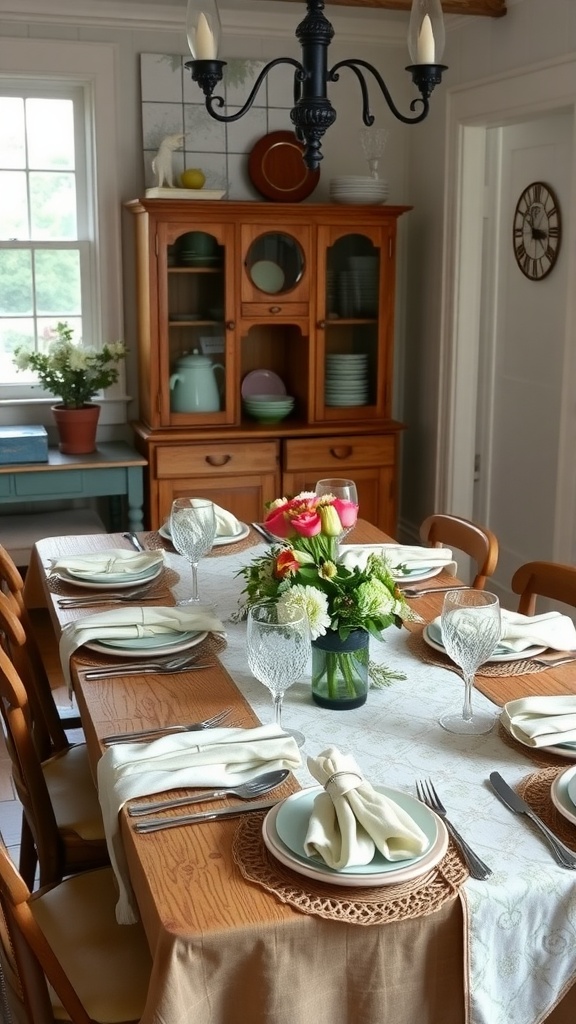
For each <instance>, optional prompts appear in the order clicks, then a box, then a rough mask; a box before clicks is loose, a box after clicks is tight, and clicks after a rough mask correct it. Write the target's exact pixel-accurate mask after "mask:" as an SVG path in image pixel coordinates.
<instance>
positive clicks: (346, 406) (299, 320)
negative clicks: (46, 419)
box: [126, 199, 409, 534]
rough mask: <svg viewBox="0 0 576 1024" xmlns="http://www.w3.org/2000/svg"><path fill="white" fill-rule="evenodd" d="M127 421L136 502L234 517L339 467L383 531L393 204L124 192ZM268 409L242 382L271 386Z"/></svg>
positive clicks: (388, 453) (391, 499)
mask: <svg viewBox="0 0 576 1024" xmlns="http://www.w3.org/2000/svg"><path fill="white" fill-rule="evenodd" d="M126 206H127V209H128V210H130V212H131V213H132V214H133V215H134V222H135V236H136V272H137V302H138V372H139V389H140V421H139V422H138V423H136V424H134V429H135V433H136V444H137V447H138V448H139V450H140V451H141V452H142V454H143V455H145V456H146V458H147V460H148V467H149V468H148V479H147V500H146V508H147V518H148V524H149V526H150V528H151V529H157V528H158V527H159V526H161V525H162V523H163V521H164V520H165V518H166V517H167V516H168V514H169V512H170V506H171V503H172V500H173V499H174V498H176V497H179V496H185V495H191V496H192V495H196V496H199V497H206V498H209V499H211V500H213V501H215V502H216V503H217V504H219V505H222V506H224V507H226V508H228V509H230V511H232V512H233V513H234V514H235V515H236V516H237V517H238V518H239V519H240V520H242V521H243V522H250V521H252V520H260V519H262V516H263V512H264V505H265V503H266V502H267V501H271V500H273V499H274V498H277V497H280V496H282V495H287V496H288V495H291V494H295V493H297V492H298V491H299V490H303V489H306V490H313V489H314V485H315V483H316V480H317V479H319V478H320V477H326V476H341V477H351V478H353V479H354V480H355V481H356V484H357V486H358V493H359V501H360V509H361V515H362V516H363V518H365V519H369V520H371V521H372V522H373V523H375V524H376V525H378V526H379V527H381V528H382V529H383V530H385V531H387V532H388V533H391V534H394V533H395V529H396V476H397V462H398V440H399V437H400V432H401V430H402V424H400V423H398V422H395V421H394V420H392V418H391V403H392V373H393V345H394V294H395V247H396V224H397V219H398V217H399V216H400V215H401V214H402V213H403V212H405V210H407V209H409V207H399V206H346V205H341V206H337V205H331V204H326V205H316V204H310V205H308V204H303V205H292V204H283V203H282V204H277V203H274V204H271V203H259V202H257V203H252V202H227V201H200V200H197V199H196V200H194V199H191V200H173V199H137V200H133V201H131V202H129V203H127V204H126ZM283 389H285V391H286V392H287V393H288V394H289V395H292V396H293V397H294V408H293V410H292V412H291V413H290V415H289V416H288V417H287V418H285V419H283V420H281V421H280V422H276V423H274V422H272V423H266V422H261V421H260V420H256V419H252V418H251V417H250V416H249V415H248V413H247V411H246V410H245V408H244V403H243V396H244V397H246V395H250V394H253V395H254V394H265V393H267V392H270V393H276V394H277V393H281V392H282V391H283Z"/></svg>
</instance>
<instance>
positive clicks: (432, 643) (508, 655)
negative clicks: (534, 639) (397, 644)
mask: <svg viewBox="0 0 576 1024" xmlns="http://www.w3.org/2000/svg"><path fill="white" fill-rule="evenodd" d="M430 630H432V635H430ZM436 631H437V632H438V633H440V630H439V629H438V627H437V626H436V624H435V623H433V622H430V623H428V625H427V626H424V629H423V631H422V637H423V639H424V640H425V641H426V643H427V644H428V646H429V647H433V648H434V650H435V651H440V652H441V653H442V654H446V655H447V657H450V655H449V654H447V652H446V648H445V647H444V644H443V643H442V641H441V639H440V637H439V636H437V632H436ZM440 636H441V634H440ZM545 650H546V648H545V647H536V646H534V647H527V648H526V650H525V651H505V650H503V649H502V648H498V647H497V648H496V653H494V654H493V655H492V657H491V658H487V659H486V662H484V664H487V663H488V662H492V661H524V660H525V659H526V658H535V657H536V655H537V654H542V651H545ZM498 652H500V653H498Z"/></svg>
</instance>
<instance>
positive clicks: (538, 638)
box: [499, 608, 576, 652]
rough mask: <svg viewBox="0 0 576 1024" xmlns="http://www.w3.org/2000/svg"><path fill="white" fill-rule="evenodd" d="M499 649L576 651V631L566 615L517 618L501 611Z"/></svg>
mask: <svg viewBox="0 0 576 1024" xmlns="http://www.w3.org/2000/svg"><path fill="white" fill-rule="evenodd" d="M501 615H502V638H501V640H500V644H499V646H500V647H504V648H506V650H507V651H518V652H520V651H524V650H525V649H526V648H527V647H533V646H534V645H538V646H539V647H551V648H552V649H553V650H555V651H570V650H573V649H575V648H576V628H575V627H574V623H573V622H572V619H571V618H570V617H569V616H568V615H562V614H561V613H560V612H545V613H544V614H542V615H520V613H519V612H510V611H508V610H507V609H506V608H502V611H501Z"/></svg>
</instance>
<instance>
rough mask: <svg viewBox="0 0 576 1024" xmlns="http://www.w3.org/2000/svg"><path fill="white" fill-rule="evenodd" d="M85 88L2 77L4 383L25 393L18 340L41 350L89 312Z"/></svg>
mask: <svg viewBox="0 0 576 1024" xmlns="http://www.w3.org/2000/svg"><path fill="white" fill-rule="evenodd" d="M84 104H85V101H84V91H83V89H82V88H81V87H78V86H74V85H70V86H60V87H49V86H42V87H40V88H39V87H38V86H37V85H35V84H34V83H33V82H31V83H30V84H25V83H22V84H20V85H18V84H13V85H11V86H10V87H7V86H6V85H5V84H3V83H2V82H0V125H2V130H1V131H0V354H1V361H2V365H3V368H4V372H3V374H2V377H3V384H4V385H13V388H12V387H10V388H9V390H10V392H12V394H13V397H15V398H17V397H24V395H25V394H26V391H27V390H29V387H30V385H31V384H32V383H33V382H34V374H33V372H32V371H27V372H26V373H24V372H22V371H17V370H16V368H15V366H14V364H13V361H12V354H13V352H14V349H15V348H16V347H17V346H19V345H23V344H24V345H26V346H30V347H33V348H36V349H38V350H43V349H45V348H46V346H47V345H48V343H49V342H50V341H51V340H52V338H53V337H54V327H55V325H56V324H57V323H58V321H61V320H66V321H67V322H68V323H69V324H70V326H71V327H73V328H74V335H75V337H77V338H80V337H82V335H83V333H84V328H85V326H86V325H90V324H91V320H92V291H93V288H92V270H91V268H93V267H94V264H95V261H94V259H93V252H92V249H93V245H94V242H93V240H92V239H91V237H90V236H91V231H90V224H91V223H93V221H94V215H93V211H92V210H91V204H90V195H89V190H88V173H87V170H88V166H89V160H88V159H87V157H89V154H87V152H86V138H87V134H88V133H87V132H86V117H85V106H84Z"/></svg>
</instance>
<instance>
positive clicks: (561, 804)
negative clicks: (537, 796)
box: [539, 748, 576, 825]
mask: <svg viewBox="0 0 576 1024" xmlns="http://www.w3.org/2000/svg"><path fill="white" fill-rule="evenodd" d="M539 749H542V748H539ZM575 778H576V765H574V764H573V765H572V766H571V767H570V768H566V769H565V770H564V771H563V772H562V773H561V774H560V775H557V776H556V778H555V779H554V782H553V783H552V785H551V787H550V796H551V798H552V803H553V804H554V806H555V808H556V810H557V811H560V814H561V815H562V817H564V818H568V821H571V822H572V824H573V825H576V805H575V804H574V802H573V800H572V799H571V797H570V790H572V792H574V780H575Z"/></svg>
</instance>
